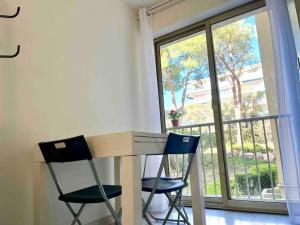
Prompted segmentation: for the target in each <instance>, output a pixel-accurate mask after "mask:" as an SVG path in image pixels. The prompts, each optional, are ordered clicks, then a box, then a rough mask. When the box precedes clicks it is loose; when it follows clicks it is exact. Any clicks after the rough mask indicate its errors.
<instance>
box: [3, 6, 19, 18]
mask: <svg viewBox="0 0 300 225" xmlns="http://www.w3.org/2000/svg"><path fill="white" fill-rule="evenodd" d="M19 13H20V7H18V8H17V12H16V13H15V14H14V15H0V18H15V17H17V16H18V15H19Z"/></svg>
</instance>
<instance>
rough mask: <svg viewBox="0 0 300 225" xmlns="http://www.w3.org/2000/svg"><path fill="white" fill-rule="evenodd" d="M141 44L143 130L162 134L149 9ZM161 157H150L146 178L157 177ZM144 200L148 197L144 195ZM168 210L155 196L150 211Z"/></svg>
mask: <svg viewBox="0 0 300 225" xmlns="http://www.w3.org/2000/svg"><path fill="white" fill-rule="evenodd" d="M139 22H140V42H141V55H142V58H141V66H142V68H141V73H140V74H139V105H140V112H139V113H140V123H141V129H143V131H147V132H156V133H160V132H161V126H160V112H159V100H158V86H157V78H156V63H155V53H154V44H153V31H152V23H151V16H149V15H147V9H146V8H141V9H140V11H139ZM160 161H161V156H149V157H148V158H147V164H146V168H145V176H148V177H149V176H150V177H155V176H156V175H157V171H158V168H159V165H160ZM143 196H144V199H147V197H148V195H145V193H144V195H143ZM167 209H168V202H167V199H166V197H165V196H164V195H156V196H154V198H153V200H152V202H151V205H150V210H151V211H152V212H164V211H166V210H167Z"/></svg>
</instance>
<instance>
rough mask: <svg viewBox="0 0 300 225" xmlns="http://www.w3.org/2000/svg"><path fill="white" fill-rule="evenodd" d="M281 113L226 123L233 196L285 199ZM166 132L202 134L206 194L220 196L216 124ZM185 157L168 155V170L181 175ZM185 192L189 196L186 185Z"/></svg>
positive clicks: (226, 147)
mask: <svg viewBox="0 0 300 225" xmlns="http://www.w3.org/2000/svg"><path fill="white" fill-rule="evenodd" d="M277 124H278V116H264V117H255V118H247V119H239V120H230V121H224V122H223V132H224V134H223V135H224V146H225V152H226V164H225V165H226V172H227V177H228V181H229V186H230V187H228V188H230V194H231V198H232V199H247V200H269V201H270V200H271V201H278V200H282V199H284V190H283V186H282V183H283V178H282V167H281V158H280V147H279V139H278V137H279V135H278V126H277ZM167 132H174V133H181V134H191V135H200V136H201V141H200V149H201V156H202V157H201V160H202V167H203V168H202V169H203V182H204V187H205V189H204V190H205V195H206V196H210V197H220V196H221V183H220V176H219V164H218V152H217V147H216V135H215V124H214V123H203V124H195V125H188V126H180V127H172V128H168V129H167ZM185 161H186V159H185V158H183V157H182V156H172V157H170V158H169V171H170V173H171V175H173V176H179V175H180V172H181V171H182V168H183V167H184V166H185V165H186V164H187V163H185ZM184 194H185V195H187V196H189V195H190V189H189V188H187V189H186V190H185V192H184Z"/></svg>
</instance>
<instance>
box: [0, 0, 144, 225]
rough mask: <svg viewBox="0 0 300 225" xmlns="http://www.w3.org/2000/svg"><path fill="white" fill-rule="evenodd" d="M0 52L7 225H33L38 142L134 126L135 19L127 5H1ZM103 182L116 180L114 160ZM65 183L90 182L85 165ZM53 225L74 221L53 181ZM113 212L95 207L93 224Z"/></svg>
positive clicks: (106, 165) (102, 165)
mask: <svg viewBox="0 0 300 225" xmlns="http://www.w3.org/2000/svg"><path fill="white" fill-rule="evenodd" d="M18 5H20V6H21V14H20V16H19V17H18V18H17V19H15V20H0V27H1V29H0V54H2V53H9V52H13V51H15V48H16V46H17V44H20V45H21V53H20V55H19V56H18V57H17V58H16V59H11V60H5V59H0V199H1V201H0V224H1V225H32V224H33V199H32V198H33V162H32V159H33V148H34V146H35V145H36V144H37V143H38V142H39V141H45V140H52V139H56V138H63V137H69V136H72V135H78V134H85V135H95V134H99V133H105V132H114V131H120V130H129V129H135V128H136V127H137V122H136V117H137V112H136V111H137V110H136V104H135V102H136V99H135V96H136V93H135V91H136V83H135V80H136V74H137V73H136V67H135V63H136V62H135V58H136V57H137V56H136V52H137V50H136V44H135V43H136V38H137V33H138V25H137V20H136V14H135V12H133V11H132V10H131V9H130V8H129V7H128V6H127V5H125V4H124V3H123V2H122V1H121V0H114V1H106V0H102V1H99V0H89V1H82V0H72V1H61V0H51V1H41V0H27V1H16V0H2V1H1V3H0V8H1V13H5V12H8V13H13V12H14V11H15V9H16V6H18ZM97 166H98V169H99V171H100V170H101V175H102V176H103V179H104V181H106V182H113V175H112V174H113V171H112V161H111V160H98V162H97ZM59 167H60V168H59V170H60V172H61V173H60V174H62V175H65V174H70V173H71V175H72V176H71V177H70V178H69V180H68V181H65V182H62V183H64V185H63V186H64V187H66V189H67V190H71V189H74V187H73V186H71V185H70V184H71V183H73V182H74V183H77V184H82V183H84V185H87V184H89V183H90V182H91V179H90V178H91V177H90V176H86V174H87V172H88V171H87V168H86V166H80V167H79V166H78V165H72V166H66V167H63V168H61V166H59ZM50 186H51V189H50V193H49V197H50V198H51V201H50V203H49V207H50V222H49V224H51V225H56V224H57V225H58V224H60V225H61V224H68V223H70V219H71V217H70V215H69V212H68V211H67V210H66V208H65V206H64V205H63V204H61V203H60V202H58V200H57V192H56V190H55V189H54V187H53V184H52V183H50ZM105 215H107V212H106V211H105V210H104V208H103V207H99V206H91V207H88V208H87V210H86V211H85V212H84V214H83V221H85V222H89V221H93V220H95V219H98V218H100V217H103V216H105Z"/></svg>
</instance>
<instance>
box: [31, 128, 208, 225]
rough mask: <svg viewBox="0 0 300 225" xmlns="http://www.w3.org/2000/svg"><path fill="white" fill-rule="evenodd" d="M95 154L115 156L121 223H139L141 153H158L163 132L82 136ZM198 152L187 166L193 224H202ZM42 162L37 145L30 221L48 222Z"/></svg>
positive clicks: (162, 141)
mask: <svg viewBox="0 0 300 225" xmlns="http://www.w3.org/2000/svg"><path fill="white" fill-rule="evenodd" d="M86 139H87V142H88V144H89V147H90V149H91V151H92V154H93V156H94V157H95V158H103V157H115V162H116V165H117V166H116V168H115V173H116V174H115V179H116V183H120V184H121V185H122V197H121V203H120V201H116V207H117V208H119V207H120V204H121V205H122V212H123V214H122V224H123V225H142V201H141V199H142V191H141V156H142V155H146V154H162V152H163V150H164V147H165V143H166V140H167V136H166V134H156V133H142V132H132V131H127V132H120V133H113V134H104V135H97V136H92V137H86ZM199 153H200V152H199V151H198V152H197V157H194V162H193V165H192V170H191V192H192V206H193V218H194V225H205V224H206V223H205V209H204V196H203V187H202V178H201V160H200V154H199ZM48 179H50V177H49V174H48V171H47V168H46V164H45V162H44V159H43V157H42V155H41V153H40V151H39V149H38V148H36V149H35V150H34V225H46V224H48V221H49V220H48V218H49V216H48V208H47V207H48V204H47V203H48V200H47V194H48V189H47V180H48Z"/></svg>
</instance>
